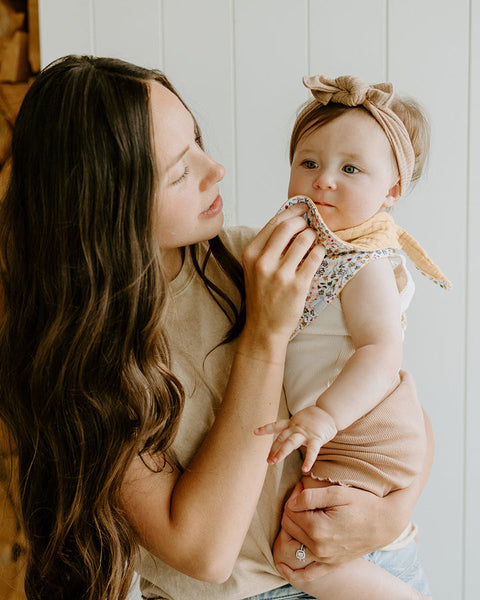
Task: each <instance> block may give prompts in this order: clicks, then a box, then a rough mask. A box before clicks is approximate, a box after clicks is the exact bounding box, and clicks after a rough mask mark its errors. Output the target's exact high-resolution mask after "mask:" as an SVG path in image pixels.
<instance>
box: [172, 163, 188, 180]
mask: <svg viewBox="0 0 480 600" xmlns="http://www.w3.org/2000/svg"><path fill="white" fill-rule="evenodd" d="M189 173H190V169H189V168H188V167H187V166H186V167H185V169H184V170H183V173H182V174H181V175H180V177H179V178H178V179H175V181H172V185H177V183H181V182H182V181H183V180H184V179H185V177H186V176H187V175H188V174H189Z"/></svg>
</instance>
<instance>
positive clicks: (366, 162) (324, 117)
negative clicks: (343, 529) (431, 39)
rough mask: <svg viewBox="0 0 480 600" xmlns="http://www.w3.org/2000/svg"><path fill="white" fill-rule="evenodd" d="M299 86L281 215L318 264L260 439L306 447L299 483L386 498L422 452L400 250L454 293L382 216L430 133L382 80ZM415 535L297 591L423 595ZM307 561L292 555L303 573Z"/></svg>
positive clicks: (410, 104) (407, 283)
mask: <svg viewBox="0 0 480 600" xmlns="http://www.w3.org/2000/svg"><path fill="white" fill-rule="evenodd" d="M304 83H305V85H306V86H307V87H308V88H309V89H310V90H311V91H312V94H313V96H314V98H313V99H312V100H311V101H310V102H309V103H308V104H307V105H306V106H305V107H304V108H303V110H302V111H301V112H300V114H299V115H298V117H297V120H296V123H295V126H294V129H293V133H292V138H291V146H290V161H291V174H290V184H289V188H288V194H289V198H290V200H289V202H288V203H287V204H285V205H284V206H283V207H282V209H281V210H284V209H286V208H288V206H291V205H292V204H294V203H297V202H305V203H307V205H308V207H309V211H308V213H307V215H306V219H307V220H308V222H309V224H310V226H311V227H313V228H314V229H315V230H316V231H317V232H318V240H319V242H320V243H322V244H323V245H324V246H325V247H326V249H327V254H326V257H325V260H324V262H323V263H322V266H321V268H320V270H319V271H318V272H317V274H316V276H315V278H314V280H313V283H312V287H311V290H310V294H309V296H308V298H307V302H306V306H305V310H304V314H303V318H302V319H301V321H300V323H299V324H298V326H297V329H296V331H295V332H294V334H293V336H292V337H293V339H292V341H291V343H290V345H289V349H288V355H287V363H286V364H287V366H286V370H285V392H286V396H287V401H288V405H289V409H290V413H291V414H292V415H293V416H292V417H291V419H290V420H286V421H278V422H276V423H270V424H268V425H265V426H263V427H260V428H258V429H257V430H256V431H255V433H257V434H258V435H263V434H269V433H275V434H278V436H277V438H276V440H275V441H274V443H273V445H272V449H271V452H270V456H269V462H271V463H272V464H274V463H277V462H279V461H281V460H283V459H284V458H285V456H287V455H288V454H289V453H290V452H292V451H293V450H294V449H295V448H299V447H300V446H303V447H304V462H303V466H302V470H303V471H304V473H305V475H304V477H303V481H302V483H303V485H304V487H314V486H329V485H349V486H355V487H359V488H362V489H366V490H369V491H371V492H372V493H374V494H377V495H380V496H384V495H386V494H388V493H389V492H390V491H393V490H395V489H400V488H402V487H405V486H408V485H409V484H410V483H411V482H412V480H413V478H414V477H415V476H416V475H417V474H418V473H419V472H420V470H421V467H422V463H423V459H424V451H425V428H424V422H423V413H422V409H421V407H420V405H419V403H418V400H417V398H416V394H415V388H414V385H413V382H412V381H411V378H410V376H409V375H408V374H407V373H405V372H403V371H401V370H400V367H401V362H402V340H403V330H404V327H405V318H404V313H405V311H406V308H407V306H408V304H409V302H410V300H411V297H412V295H413V288H414V285H413V281H412V279H411V276H410V275H409V273H408V271H407V269H406V267H405V258H404V256H403V254H400V253H399V250H404V251H405V252H406V253H407V254H408V255H409V256H410V258H411V259H412V260H413V261H414V263H415V264H416V265H417V267H418V268H419V269H420V270H421V271H422V272H423V273H424V274H426V275H427V276H428V277H430V278H431V279H432V280H434V281H436V282H437V283H438V284H439V285H440V286H442V287H444V288H449V287H450V286H451V284H450V282H449V281H448V280H446V278H445V277H444V276H443V274H442V273H441V271H440V270H439V269H438V268H437V267H436V266H435V265H434V264H433V263H432V261H431V260H430V259H429V258H428V256H427V255H426V254H425V252H424V251H423V249H422V248H421V247H420V245H419V244H418V243H417V242H416V241H415V240H414V239H413V238H412V237H411V236H409V235H408V234H407V233H406V232H405V231H403V230H402V229H400V228H399V227H398V226H396V225H395V223H394V222H393V219H392V217H391V216H390V215H389V213H388V212H387V211H388V209H390V208H391V207H392V206H393V205H394V204H395V203H396V202H397V201H398V200H399V198H400V197H401V196H402V194H404V193H405V191H406V190H407V188H408V187H409V185H410V183H411V182H412V181H416V180H417V179H418V178H419V177H420V175H421V172H422V169H423V165H424V162H425V158H426V154H427V151H428V143H429V127H428V123H427V121H426V119H425V117H424V115H423V113H422V111H421V110H420V107H419V106H418V105H417V103H415V102H414V101H412V100H408V101H407V100H402V99H400V98H398V97H396V96H395V95H394V93H393V87H392V85H391V84H389V83H385V84H378V85H374V86H369V85H367V84H365V83H364V82H363V81H362V80H360V79H358V78H355V77H348V76H347V77H339V78H337V79H333V80H332V79H328V78H326V77H323V76H315V77H308V78H304ZM415 534H416V528H415V526H414V525H412V524H410V525H409V526H408V527H407V528H406V530H405V531H404V532H403V533H402V535H401V536H400V537H399V538H398V539H397V540H394V541H393V542H392V543H391V544H390V545H389V546H388V547H387V548H383V549H382V550H381V551H378V552H374V553H372V554H370V555H368V556H367V557H364V558H366V559H367V560H364V559H359V560H356V561H353V562H352V563H349V564H348V565H346V566H345V567H343V568H342V569H338V570H337V571H334V572H332V573H330V574H328V575H326V576H324V577H322V578H321V579H317V580H316V581H313V582H308V583H305V584H304V585H303V586H300V588H301V589H302V591H304V592H306V593H308V594H310V595H313V596H314V597H316V598H320V599H322V598H335V599H336V600H350V599H352V600H359V599H361V598H366V599H367V598H368V599H369V600H377V599H378V600H384V599H385V598H388V599H389V600H396V599H398V600H400V599H404V598H405V599H408V598H425V597H429V596H430V592H429V589H428V584H427V581H426V579H425V576H424V574H423V571H422V569H421V566H420V564H419V561H418V557H417V552H416V542H415V541H414V538H415ZM282 535H286V533H285V532H284V531H283V530H281V531H280V533H279V536H282ZM306 554H307V549H306V548H305V547H304V546H303V545H302V546H301V547H300V548H298V550H297V552H296V557H297V559H298V561H299V564H298V566H301V564H302V562H303V563H304V564H306V563H305V562H304V561H305V558H306ZM380 566H382V567H383V568H380ZM400 573H404V574H403V575H402V576H401V578H400V575H399V574H400ZM394 575H398V577H395V576H394ZM408 584H409V585H408Z"/></svg>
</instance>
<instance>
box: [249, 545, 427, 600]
mask: <svg viewBox="0 0 480 600" xmlns="http://www.w3.org/2000/svg"><path fill="white" fill-rule="evenodd" d="M363 558H365V559H366V560H368V561H370V562H372V563H374V564H376V565H378V566H379V567H381V568H382V569H385V571H388V572H389V573H391V574H392V575H395V577H398V579H401V580H402V581H404V582H405V583H408V585H410V587H412V588H414V589H416V590H418V591H419V592H421V593H422V594H426V595H427V596H431V595H432V594H431V592H430V587H429V585H428V581H427V578H426V576H425V572H424V571H423V568H422V565H421V564H420V560H419V557H418V551H417V544H416V543H415V541H414V540H412V541H411V542H410V543H409V544H407V545H406V546H405V547H404V548H400V549H399V550H389V551H384V550H377V551H376V552H371V553H370V554H367V555H366V556H364V557H363ZM312 598H313V596H309V595H308V594H304V593H303V592H301V591H300V590H297V589H296V588H294V587H292V586H291V585H284V586H282V587H279V588H276V589H274V590H270V591H268V592H264V593H263V594H259V595H258V596H251V597H250V598H246V599H245V600H284V599H285V600H287V599H288V600H307V599H308V600H312Z"/></svg>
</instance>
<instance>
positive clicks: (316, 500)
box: [275, 414, 434, 584]
mask: <svg viewBox="0 0 480 600" xmlns="http://www.w3.org/2000/svg"><path fill="white" fill-rule="evenodd" d="M424 417H425V429H426V435H427V451H426V453H425V459H424V464H423V470H422V472H421V473H420V475H419V476H418V477H417V478H416V479H415V480H414V481H413V483H412V484H411V485H410V486H409V487H408V488H404V489H401V490H397V491H395V492H391V493H390V494H388V495H387V496H385V497H383V498H380V497H378V496H376V495H374V494H372V493H370V492H366V491H363V490H359V489H356V488H350V487H345V486H329V487H325V488H313V487H312V488H308V489H306V488H304V487H303V485H302V483H301V482H299V483H298V484H297V486H296V487H295V489H294V490H293V492H292V494H291V496H290V498H289V499H288V501H287V502H286V504H285V507H284V512H283V518H282V527H283V529H284V531H285V535H282V537H281V538H280V536H279V538H278V539H277V542H276V543H275V551H276V556H275V560H276V562H277V563H278V564H277V568H278V570H279V571H280V572H281V573H282V574H283V575H284V577H286V578H287V579H288V580H289V581H290V582H291V583H293V584H295V582H300V581H311V580H313V579H316V578H318V577H322V576H323V575H325V574H326V573H327V572H328V571H331V570H333V569H334V568H336V567H338V566H340V565H342V564H345V563H347V562H350V561H351V560H353V559H355V558H359V557H360V556H364V555H365V554H368V553H369V552H373V551H375V550H378V549H379V548H382V547H383V546H386V545H387V544H389V543H391V542H392V541H393V540H394V539H395V538H396V537H398V536H399V535H400V533H401V532H402V531H403V529H404V528H405V527H406V526H407V524H408V522H409V520H410V518H411V513H412V510H413V507H414V506H415V503H416V502H417V500H418V498H419V496H420V494H421V492H422V490H423V488H424V486H425V484H426V482H427V480H428V476H429V474H430V470H431V467H432V462H433V449H434V440H433V432H432V427H431V423H430V420H429V419H428V416H427V415H426V414H425V415H424ZM290 538H294V540H295V541H296V546H295V544H294V542H293V541H292V540H291V539H290ZM300 544H304V545H305V546H306V548H307V549H308V550H307V552H306V563H308V562H309V561H315V562H311V563H310V564H307V566H306V567H305V568H301V566H302V565H300V564H299V562H298V560H297V559H296V558H295V552H293V554H292V549H294V548H295V547H296V548H297V549H298V548H300Z"/></svg>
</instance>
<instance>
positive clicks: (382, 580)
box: [295, 558, 429, 600]
mask: <svg viewBox="0 0 480 600" xmlns="http://www.w3.org/2000/svg"><path fill="white" fill-rule="evenodd" d="M295 586H296V587H297V588H298V589H300V590H301V591H302V592H305V593H306V594H310V595H311V596H314V597H315V598H318V599H319V600H327V599H329V598H335V600H385V599H386V598H388V600H420V599H421V598H423V599H426V598H429V596H424V595H423V594H421V593H420V592H418V591H417V590H415V589H413V588H412V587H410V586H409V585H408V584H407V583H405V582H403V581H401V580H400V579H398V578H397V577H395V576H394V575H392V574H391V573H388V571H385V570H384V569H382V568H381V567H378V566H377V565H374V564H372V563H370V562H368V561H367V560H365V559H363V558H358V559H357V560H354V561H352V562H350V563H348V564H346V565H343V566H341V567H338V569H335V571H331V572H330V573H327V574H326V575H325V576H324V577H322V578H320V579H316V580H314V581H307V582H305V583H301V584H300V585H299V583H298V582H296V583H295Z"/></svg>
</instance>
